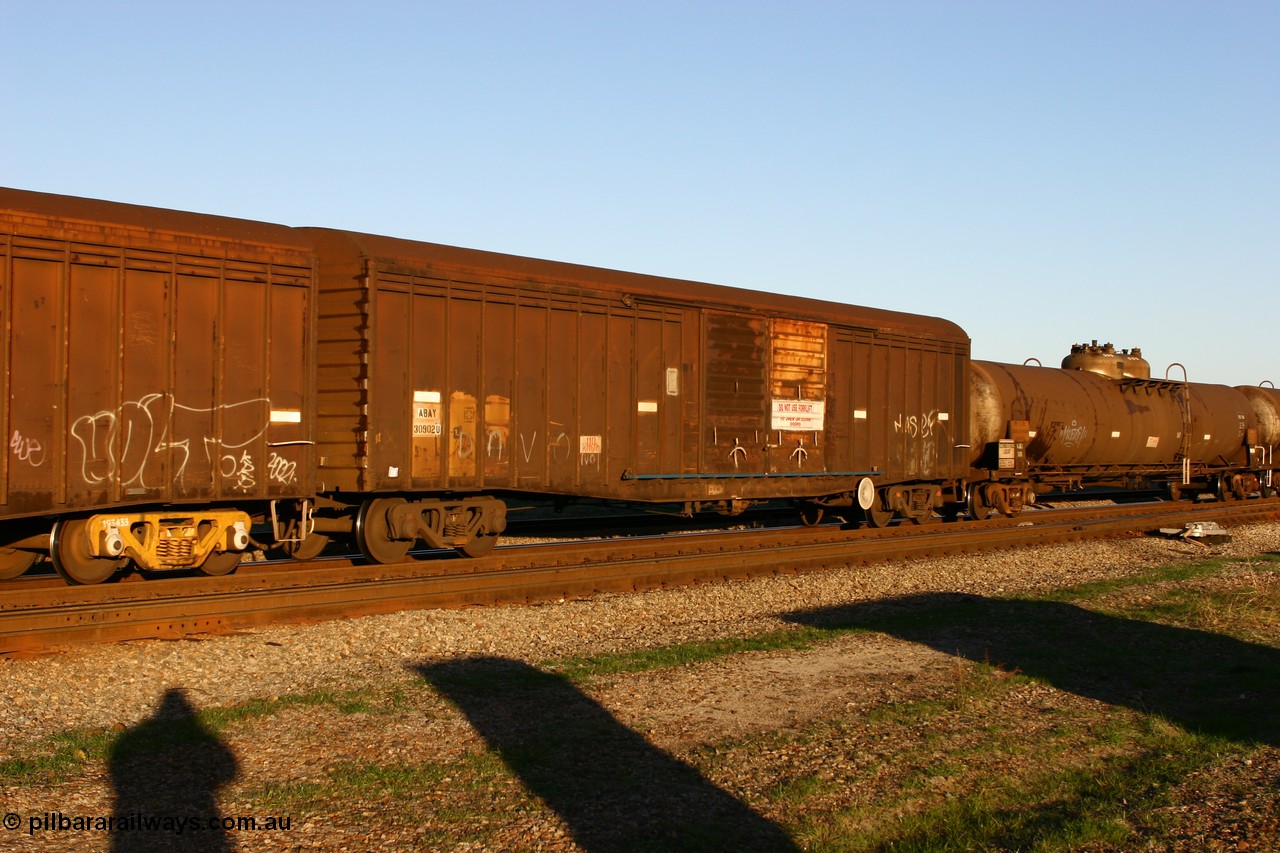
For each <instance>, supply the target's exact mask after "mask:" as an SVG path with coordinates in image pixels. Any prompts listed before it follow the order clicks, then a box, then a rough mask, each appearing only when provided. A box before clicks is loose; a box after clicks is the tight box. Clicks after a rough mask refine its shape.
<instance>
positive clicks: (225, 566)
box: [196, 551, 244, 577]
mask: <svg viewBox="0 0 1280 853" xmlns="http://www.w3.org/2000/svg"><path fill="white" fill-rule="evenodd" d="M243 557H244V554H241V553H240V552H239V551H214V552H213V553H212V554H210V555H209V556H208V557H207V558H206V559H205V561H204V562H203V563H201V564H200V566H199V567H198V568H197V569H196V571H198V572H200V574H202V575H209V576H210V577H222V576H223V575H229V574H231V573H232V572H234V571H235V570H236V566H238V565H240V560H241V558H243Z"/></svg>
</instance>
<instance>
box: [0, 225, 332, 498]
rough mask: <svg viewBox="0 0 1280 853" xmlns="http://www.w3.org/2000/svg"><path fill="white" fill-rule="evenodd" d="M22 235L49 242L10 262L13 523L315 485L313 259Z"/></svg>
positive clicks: (119, 230) (76, 235)
mask: <svg viewBox="0 0 1280 853" xmlns="http://www.w3.org/2000/svg"><path fill="white" fill-rule="evenodd" d="M21 225H22V227H23V228H27V229H31V231H32V232H35V233H22V232H18V233H12V236H11V237H10V239H9V241H8V246H9V249H8V250H7V252H6V259H5V273H4V276H5V281H6V285H5V294H4V299H3V302H4V305H5V308H4V309H3V310H4V314H5V320H6V322H5V326H6V329H7V332H6V341H5V351H6V355H5V359H6V367H7V368H8V370H7V371H6V376H7V377H8V378H7V380H6V381H7V387H6V389H5V395H4V396H5V400H6V404H5V411H4V418H3V420H4V422H5V425H4V429H5V431H6V433H7V434H8V435H9V438H10V442H11V447H13V446H15V442H16V446H17V451H15V452H16V455H18V456H19V457H22V458H21V459H20V461H21V462H22V465H21V466H20V467H15V465H14V462H13V460H12V459H10V460H7V461H8V464H9V470H8V472H7V475H6V478H5V479H6V485H5V489H6V497H7V498H8V502H7V504H6V507H5V510H4V511H5V513H7V514H9V515H20V514H32V513H37V512H44V511H57V510H62V509H77V508H94V507H105V506H110V505H114V504H120V503H126V502H129V503H136V502H182V501H208V500H217V499H226V500H239V499H262V498H266V497H273V496H284V495H296V494H299V493H306V491H309V489H310V486H309V479H306V478H307V475H308V472H310V470H311V468H312V466H311V464H310V453H311V451H310V448H309V446H308V445H306V444H305V441H306V440H307V439H308V436H309V425H308V424H307V423H306V421H305V419H304V410H306V409H307V407H306V405H305V398H306V397H307V395H308V394H309V389H310V382H309V379H308V377H309V374H310V360H309V351H308V348H307V337H306V335H307V332H306V327H307V323H306V320H307V317H308V312H309V310H310V290H311V286H312V281H313V278H312V270H311V266H310V259H309V257H307V256H306V255H305V254H304V253H299V252H297V251H295V250H294V248H293V247H289V246H285V247H276V248H275V249H273V248H272V247H263V246H255V247H246V246H243V245H239V244H234V243H232V244H226V245H222V246H219V245H217V244H216V242H214V241H209V240H200V241H188V240H185V239H183V238H182V237H180V236H174V235H166V234H165V233H163V232H161V231H158V230H157V231H150V232H147V234H146V236H147V237H148V238H149V239H150V240H151V244H150V245H143V239H142V236H141V235H139V234H138V233H134V232H129V231H127V229H124V228H123V227H122V226H119V225H116V224H113V223H102V224H100V226H98V227H96V228H95V227H92V226H91V225H89V224H86V223H75V224H74V225H73V226H64V225H62V224H61V223H59V222H58V221H57V220H50V221H45V222H43V223H35V222H33V221H32V219H31V218H30V217H23V218H22V221H21ZM86 235H87V236H101V237H102V238H103V239H108V238H110V239H115V240H116V241H117V242H116V243H94V242H89V241H88V240H86V239H80V238H82V237H85V236H86ZM196 249H198V250H199V252H202V253H196V251H195V250H196ZM219 250H220V251H221V255H216V254H213V252H215V251H219ZM277 294H279V295H278V296H277ZM276 310H283V311H285V312H287V313H288V314H289V316H288V317H287V322H280V320H279V318H277V317H276V316H275V313H274V312H275V311H276ZM307 414H309V412H307ZM37 448H38V452H37ZM304 479H306V481H305V482H304Z"/></svg>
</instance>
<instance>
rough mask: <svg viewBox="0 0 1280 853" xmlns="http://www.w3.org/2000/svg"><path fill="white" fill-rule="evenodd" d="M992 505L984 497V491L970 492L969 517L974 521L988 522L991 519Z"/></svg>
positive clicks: (973, 490) (975, 490)
mask: <svg viewBox="0 0 1280 853" xmlns="http://www.w3.org/2000/svg"><path fill="white" fill-rule="evenodd" d="M991 510H992V506H991V504H989V503H987V502H986V501H985V500H984V499H983V497H982V489H971V490H970V491H969V517H970V518H972V519H973V520H974V521H986V520H987V519H988V518H990V517H991Z"/></svg>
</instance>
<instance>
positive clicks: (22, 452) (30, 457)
mask: <svg viewBox="0 0 1280 853" xmlns="http://www.w3.org/2000/svg"><path fill="white" fill-rule="evenodd" d="M9 450H10V451H12V452H13V455H14V456H16V457H17V458H18V461H19V462H26V463H27V464H28V465H30V466H31V467H32V468H39V467H40V466H41V465H43V464H44V445H43V444H41V443H40V441H39V440H38V439H34V438H27V437H25V436H24V435H23V434H22V433H20V432H18V431H17V430H16V429H15V430H14V431H13V437H12V438H10V439H9Z"/></svg>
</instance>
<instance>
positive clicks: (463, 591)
mask: <svg viewBox="0 0 1280 853" xmlns="http://www.w3.org/2000/svg"><path fill="white" fill-rule="evenodd" d="M1208 519H1212V520H1215V521H1218V522H1220V523H1227V524H1231V523H1244V522H1251V521H1259V520H1276V519H1280V500H1276V499H1271V500H1251V501H1244V502H1236V501H1229V502H1224V503H1209V504H1191V503H1186V502H1183V503H1154V504H1133V505H1125V506H1119V505H1117V506H1103V507H1088V508H1070V509H1055V510H1043V511H1037V512H1029V513H1024V514H1023V515H1021V516H1019V517H1017V518H1013V519H998V520H989V521H986V522H982V523H974V522H967V521H962V522H956V523H950V524H930V525H905V526H898V527H890V528H884V529H866V528H864V529H848V528H846V527H844V526H841V525H838V524H826V525H820V526H818V527H809V528H803V527H787V528H766V529H748V530H737V531H732V532H713V533H685V534H679V535H669V534H668V535H662V536H645V537H627V538H624V539H603V540H596V541H572V542H564V541H560V542H554V543H545V544H526V545H519V546H510V547H505V548H500V549H498V550H496V551H495V552H493V553H492V554H490V555H488V556H486V557H483V558H479V559H435V560H411V561H407V562H403V563H398V564H394V565H368V564H363V563H360V562H355V561H353V560H350V559H343V558H330V559H326V560H319V561H315V562H312V563H309V564H298V563H250V564H246V565H245V566H244V567H243V568H242V569H241V570H240V571H239V572H237V573H236V574H235V575H231V576H227V577H203V576H202V577H169V578H164V579H161V580H154V581H152V580H145V581H143V580H133V579H130V580H125V581H123V582H120V583H114V584H104V585H99V586H89V587H68V586H65V585H63V584H62V583H61V582H60V581H55V580H54V579H48V580H47V581H46V580H42V579H39V578H32V579H29V580H28V579H23V580H22V581H20V582H10V583H9V584H4V585H3V586H0V655H6V656H13V655H24V654H40V653H48V652H50V651H56V650H57V649H59V648H61V647H65V646H68V645H72V644H77V643H105V642H119V641H125V640H136V639H144V638H175V637H182V636H187V635H192V634H204V633H222V632H229V631H235V630H240V629H245V628H250V627H255V626H261V625H267V624H273V623H288V622H293V623H297V622H308V621H322V620H330V619H339V618H347V617H354V616H364V615H370V614H375V613H387V612H393V611H397V610H408V609H420V608H451V607H455V608H456V607H465V606H482V605H494V604H504V603H532V602H537V601H549V600H558V599H564V598H574V597H586V596H590V595H593V594H597V593H606V592H631V591H638V590H645V589H654V588H661V587H667V586H683V585H689V584H695V583H700V582H709V581H718V580H723V579H730V578H741V577H750V576H759V575H763V574H781V573H795V572H802V571H810V570H816V569H821V568H827V567H830V566H834V565H849V564H854V565H861V564H869V563H873V562H880V561H885V560H891V559H906V558H912V557H933V556H942V555H946V554H957V553H967V552H977V551H985V550H993V549H1002V548H1013V547H1022V546H1026V545H1032V544H1042V543H1050V542H1060V541H1066V540H1073V539H1084V538H1096V537H1107V536H1116V535H1122V534H1127V533H1132V532H1134V531H1143V530H1152V529H1155V528H1158V527H1169V526H1181V525H1182V524H1184V523H1188V522H1191V521H1197V520H1208Z"/></svg>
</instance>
